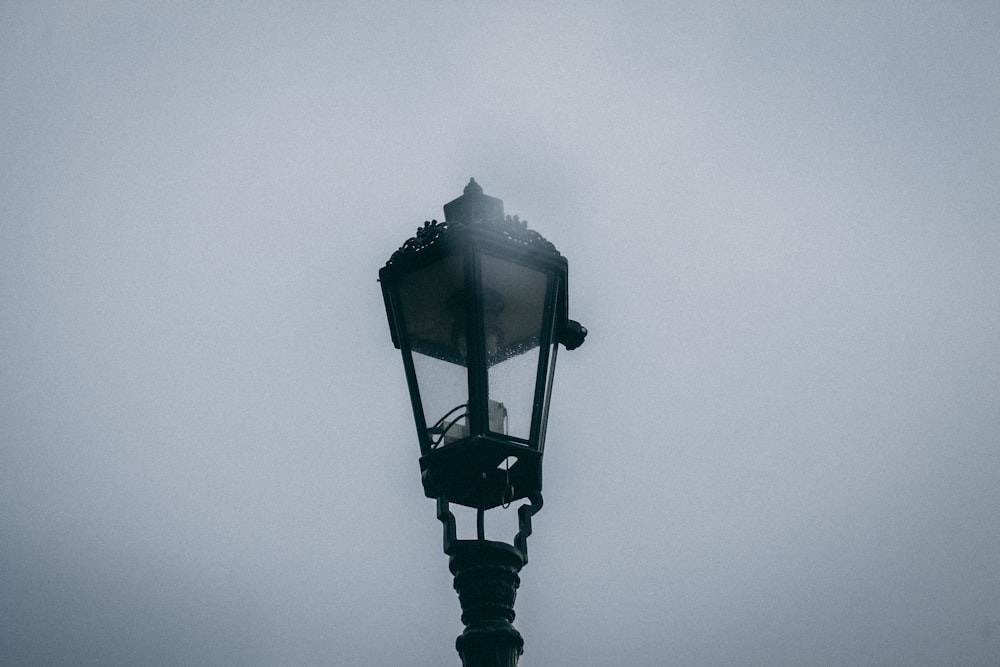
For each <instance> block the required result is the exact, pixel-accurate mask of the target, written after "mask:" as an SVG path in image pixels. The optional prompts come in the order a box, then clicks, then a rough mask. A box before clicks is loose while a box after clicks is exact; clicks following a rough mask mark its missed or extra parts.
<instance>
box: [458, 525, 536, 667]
mask: <svg viewBox="0 0 1000 667" xmlns="http://www.w3.org/2000/svg"><path fill="white" fill-rule="evenodd" d="M523 566H524V556H523V554H522V553H521V552H520V551H519V550H518V549H516V548H514V547H513V546H511V545H509V544H505V543H503V542H492V541H488V540H461V541H458V542H457V543H456V544H455V547H454V550H453V551H452V554H451V559H450V562H449V564H448V567H449V569H450V570H451V573H452V574H453V575H455V590H456V591H458V599H459V602H461V605H462V623H464V624H465V631H464V632H463V633H462V634H461V635H459V637H458V639H456V640H455V648H456V649H457V650H458V654H459V655H460V656H461V658H462V667H516V666H517V661H518V658H519V657H520V655H521V653H523V652H524V639H523V638H522V637H521V633H519V632H518V631H517V629H516V628H515V627H514V626H513V625H512V624H511V622H512V621H513V620H514V599H515V598H516V596H517V587H518V586H519V585H520V583H521V579H520V577H519V576H518V572H520V571H521V568H522V567H523Z"/></svg>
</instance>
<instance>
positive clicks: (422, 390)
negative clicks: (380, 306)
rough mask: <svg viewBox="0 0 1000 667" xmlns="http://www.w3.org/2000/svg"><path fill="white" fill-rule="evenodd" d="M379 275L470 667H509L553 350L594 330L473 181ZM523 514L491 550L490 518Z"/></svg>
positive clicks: (538, 484) (527, 235) (533, 245)
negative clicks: (464, 526) (466, 528)
mask: <svg viewBox="0 0 1000 667" xmlns="http://www.w3.org/2000/svg"><path fill="white" fill-rule="evenodd" d="M444 217H445V221H444V222H437V221H431V222H425V223H424V225H423V227H420V228H418V230H417V234H416V236H414V237H413V238H411V239H409V240H408V241H407V242H406V243H405V244H403V246H402V247H401V248H400V249H399V250H397V251H396V252H395V253H393V255H392V257H391V258H390V259H389V261H388V262H387V263H386V265H385V267H383V268H382V269H381V271H379V281H380V282H381V284H382V294H383V297H384V299H385V307H386V314H387V315H388V318H389V330H390V332H391V334H392V341H393V343H394V344H395V346H396V347H397V348H399V349H400V350H401V352H402V355H403V366H404V369H405V371H406V380H407V384H408V385H409V390H410V401H411V403H412V407H413V417H414V421H415V422H416V427H417V440H418V442H419V444H420V454H421V456H420V470H421V479H422V481H423V488H424V493H425V495H426V496H427V497H429V498H435V499H436V500H437V513H438V519H440V520H441V522H442V523H443V524H444V551H445V553H446V554H448V556H449V557H450V561H449V568H450V569H451V572H452V574H454V575H455V588H456V590H457V591H458V594H459V600H460V602H461V605H462V612H463V613H462V622H463V623H464V624H465V626H466V627H465V631H464V632H463V633H462V635H460V636H459V637H458V640H457V641H456V647H457V649H458V652H459V655H460V656H461V657H462V664H463V665H464V666H465V667H479V666H486V665H489V666H491V667H492V666H496V667H511V666H513V665H516V664H517V658H518V656H519V655H520V654H521V653H522V650H523V644H524V642H523V640H522V638H521V635H520V634H519V633H518V631H517V630H516V629H515V628H514V626H513V625H511V621H512V620H513V619H514V597H515V594H516V590H517V587H518V585H519V583H520V580H519V578H518V572H519V571H520V570H521V568H522V567H523V566H524V564H525V563H527V560H528V557H527V538H528V535H530V534H531V516H532V515H533V514H535V513H536V512H537V511H538V510H539V509H541V506H542V494H541V491H542V452H543V449H544V444H545V426H546V422H547V419H548V407H549V400H550V398H551V392H552V376H553V371H554V369H555V360H556V350H557V347H558V345H559V344H560V343H561V344H562V345H563V346H564V347H565V348H567V349H570V350H572V349H575V348H576V347H578V346H579V345H580V344H582V343H583V340H584V337H585V336H586V335H587V330H586V329H584V328H583V327H582V326H580V324H579V323H578V322H575V321H573V320H570V319H569V318H568V316H567V305H568V300H567V262H566V258H565V257H563V256H562V255H560V254H559V252H558V251H557V250H556V248H555V246H553V245H552V244H551V243H549V242H548V241H546V240H545V239H544V238H542V236H541V235H539V234H538V233H537V232H534V231H532V230H529V229H528V228H527V224H526V223H525V222H524V221H521V220H519V219H518V218H517V216H514V217H510V216H506V217H505V216H504V212H503V202H502V201H501V200H499V199H497V198H496V197H490V196H488V195H485V194H483V189H482V188H481V187H480V186H479V184H478V183H476V181H475V179H471V180H470V181H469V184H468V185H467V186H466V187H465V191H464V194H463V195H462V196H461V197H458V198H457V199H455V200H453V201H451V202H449V203H448V204H445V206H444ZM521 499H527V500H528V503H527V504H524V505H522V506H521V507H519V508H518V528H519V529H518V532H517V535H516V536H515V537H514V539H513V544H508V543H506V542H497V541H492V540H487V539H485V530H484V514H485V512H486V511H487V510H490V509H493V508H496V507H500V506H503V507H507V506H509V505H510V504H511V503H512V502H514V501H517V500H521ZM449 503H456V504H459V505H464V506H466V507H470V508H473V509H475V510H476V511H477V515H476V516H477V521H476V526H477V539H475V540H459V539H457V538H456V530H455V518H454V515H453V514H452V513H451V510H450V509H449Z"/></svg>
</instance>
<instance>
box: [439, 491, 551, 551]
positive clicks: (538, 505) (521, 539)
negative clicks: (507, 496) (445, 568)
mask: <svg viewBox="0 0 1000 667" xmlns="http://www.w3.org/2000/svg"><path fill="white" fill-rule="evenodd" d="M542 504H543V501H542V494H541V493H540V492H539V493H533V494H531V495H530V496H528V502H527V503H525V504H524V505H521V506H520V507H518V508H517V527H518V531H517V535H515V536H514V548H515V549H516V550H517V551H518V552H519V553H520V554H521V558H522V559H524V562H525V563H527V562H528V536H530V535H531V517H533V516H534V515H536V514H538V512H539V510H541V509H542ZM437 518H438V521H440V522H441V524H442V526H443V528H444V541H443V542H444V543H443V547H444V552H445V554H447V555H449V556H451V555H453V554H454V553H455V551H456V550H457V549H458V547H459V544H460V543H466V542H482V541H483V540H459V539H458V538H457V537H456V529H455V515H454V514H452V511H451V507H450V505H449V503H448V499H447V498H445V497H444V496H438V497H437Z"/></svg>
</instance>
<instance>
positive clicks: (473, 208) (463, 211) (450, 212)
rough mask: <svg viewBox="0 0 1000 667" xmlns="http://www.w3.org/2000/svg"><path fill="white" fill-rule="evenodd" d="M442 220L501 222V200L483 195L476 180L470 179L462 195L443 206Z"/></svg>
mask: <svg viewBox="0 0 1000 667" xmlns="http://www.w3.org/2000/svg"><path fill="white" fill-rule="evenodd" d="M444 219H445V220H446V221H448V222H464V223H472V222H482V221H484V220H503V200H501V199H497V198H496V197H490V196H489V195H484V194H483V188H482V187H480V185H479V183H476V179H474V178H470V179H469V184H468V185H466V186H465V190H464V194H463V195H462V196H461V197H459V198H458V199H453V200H452V201H450V202H448V203H447V204H445V205H444Z"/></svg>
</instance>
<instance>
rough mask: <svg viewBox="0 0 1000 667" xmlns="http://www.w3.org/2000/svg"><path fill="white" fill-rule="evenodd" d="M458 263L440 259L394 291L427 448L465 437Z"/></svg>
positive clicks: (463, 345)
mask: <svg viewBox="0 0 1000 667" xmlns="http://www.w3.org/2000/svg"><path fill="white" fill-rule="evenodd" d="M463 272H464V262H463V261H462V257H461V256H460V255H452V256H447V257H444V258H442V259H440V260H438V261H436V262H434V263H433V264H429V265H428V266H425V267H423V268H421V269H418V270H417V271H414V272H413V273H411V274H410V275H408V276H407V277H406V279H405V280H404V281H403V282H402V284H400V286H399V298H400V303H401V305H402V310H403V322H404V323H405V326H406V333H407V340H408V341H409V345H410V351H411V353H412V358H413V370H414V373H415V374H416V377H417V386H418V388H419V392H420V402H421V403H422V405H423V411H424V421H425V423H426V424H427V431H428V438H429V441H430V445H431V447H432V448H435V447H440V446H443V445H448V444H451V443H452V442H454V441H455V440H458V439H459V438H464V437H466V436H467V435H468V431H469V416H468V403H469V377H468V369H467V368H466V366H467V363H468V362H467V359H466V341H465V336H466V333H465V330H466V327H465V300H464V298H463V295H464V290H463V289H462V285H463V282H464V275H463Z"/></svg>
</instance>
